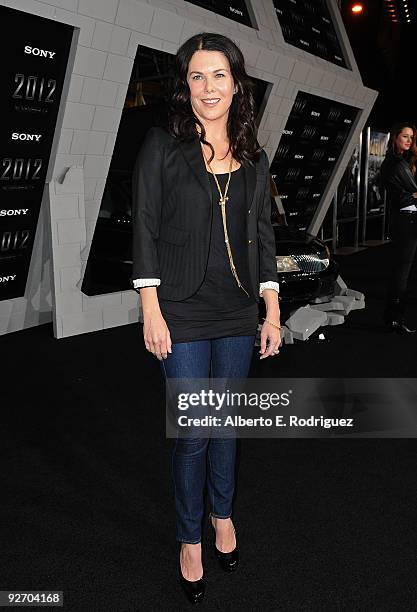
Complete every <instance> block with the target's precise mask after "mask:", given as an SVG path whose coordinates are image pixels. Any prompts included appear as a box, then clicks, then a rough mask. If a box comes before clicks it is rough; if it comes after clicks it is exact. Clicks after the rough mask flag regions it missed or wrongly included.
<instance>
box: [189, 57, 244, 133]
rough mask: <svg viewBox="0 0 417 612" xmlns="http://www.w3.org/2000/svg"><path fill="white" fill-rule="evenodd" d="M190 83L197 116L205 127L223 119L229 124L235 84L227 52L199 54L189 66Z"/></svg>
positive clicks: (191, 99) (191, 100)
mask: <svg viewBox="0 0 417 612" xmlns="http://www.w3.org/2000/svg"><path fill="white" fill-rule="evenodd" d="M187 83H188V85H189V88H190V102H191V106H192V108H193V111H194V114H195V115H196V117H198V119H200V121H201V123H203V125H205V124H206V123H207V122H209V121H217V120H218V119H221V118H222V117H224V119H225V122H226V121H227V117H228V114H229V108H230V105H231V104H232V100H233V91H234V81H233V77H232V73H231V72H230V65H229V60H228V59H227V57H226V56H225V55H224V53H222V52H221V51H203V50H201V51H196V52H195V53H194V54H193V56H192V58H191V60H190V63H189V64H188V73H187ZM209 100H213V102H209Z"/></svg>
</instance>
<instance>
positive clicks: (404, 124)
mask: <svg viewBox="0 0 417 612" xmlns="http://www.w3.org/2000/svg"><path fill="white" fill-rule="evenodd" d="M405 128H410V130H413V140H414V136H415V134H416V127H415V125H413V124H412V123H410V122H409V121H401V122H399V123H394V125H393V126H392V127H391V129H390V131H389V140H388V145H387V153H394V155H398V151H397V150H396V148H395V141H396V139H397V137H398V136H399V135H400V134H401V132H402V131H403V130H404V129H405Z"/></svg>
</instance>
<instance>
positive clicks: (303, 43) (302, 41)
mask: <svg viewBox="0 0 417 612" xmlns="http://www.w3.org/2000/svg"><path fill="white" fill-rule="evenodd" d="M300 43H301V44H302V45H305V46H306V47H309V46H310V43H308V42H307V41H306V40H303V39H302V38H300Z"/></svg>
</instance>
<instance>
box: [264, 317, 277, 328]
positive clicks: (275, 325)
mask: <svg viewBox="0 0 417 612" xmlns="http://www.w3.org/2000/svg"><path fill="white" fill-rule="evenodd" d="M264 321H266V323H269V324H270V325H273V326H274V327H276V328H277V329H281V325H277V324H276V323H272V321H269V320H268V319H265V318H264Z"/></svg>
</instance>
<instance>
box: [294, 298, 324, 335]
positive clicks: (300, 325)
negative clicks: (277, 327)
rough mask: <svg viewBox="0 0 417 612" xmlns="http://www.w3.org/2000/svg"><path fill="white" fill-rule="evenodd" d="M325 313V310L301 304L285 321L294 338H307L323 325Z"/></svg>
mask: <svg viewBox="0 0 417 612" xmlns="http://www.w3.org/2000/svg"><path fill="white" fill-rule="evenodd" d="M326 321H327V315H326V313H325V312H320V311H319V310H314V309H313V308H310V307H309V306H302V307H301V308H299V309H298V310H296V311H295V313H294V314H292V315H291V316H290V318H289V319H288V320H287V321H286V322H285V325H286V326H287V327H288V328H289V330H290V331H291V332H292V334H293V336H294V338H295V339H296V340H307V338H308V337H309V336H311V334H312V333H313V332H315V331H316V330H317V329H318V328H319V327H321V326H322V325H325V324H326Z"/></svg>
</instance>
